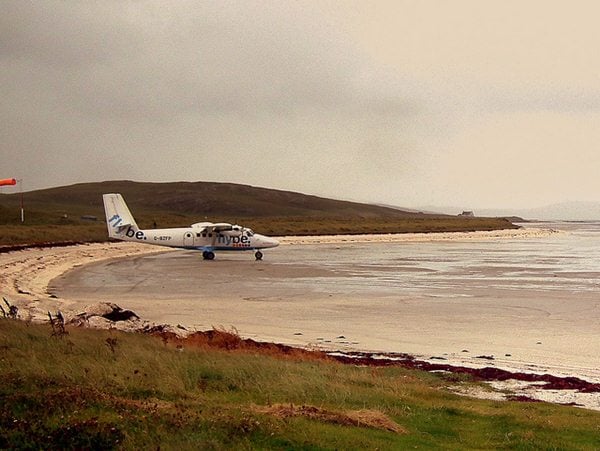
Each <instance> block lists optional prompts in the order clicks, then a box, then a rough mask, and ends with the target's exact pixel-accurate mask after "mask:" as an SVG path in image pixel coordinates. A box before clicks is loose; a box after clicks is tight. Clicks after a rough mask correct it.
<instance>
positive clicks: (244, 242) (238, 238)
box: [112, 226, 279, 251]
mask: <svg viewBox="0 0 600 451" xmlns="http://www.w3.org/2000/svg"><path fill="white" fill-rule="evenodd" d="M112 238H116V239H119V240H122V241H134V242H139V243H145V244H154V245H157V246H168V247H179V248H182V249H198V250H212V251H248V250H256V249H267V248H271V247H276V246H278V245H279V242H278V241H277V240H275V239H274V238H270V237H267V236H264V235H260V234H258V233H253V234H251V235H248V234H247V232H246V231H245V230H240V231H239V232H237V231H224V232H202V231H201V230H200V229H199V228H197V227H181V228H169V229H144V230H142V229H134V228H133V227H132V226H129V227H128V228H127V229H125V230H123V231H122V233H120V234H115V235H114V236H112Z"/></svg>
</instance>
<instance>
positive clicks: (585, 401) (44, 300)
mask: <svg viewBox="0 0 600 451" xmlns="http://www.w3.org/2000/svg"><path fill="white" fill-rule="evenodd" d="M555 233H562V232H557V231H555V230H551V229H537V228H533V229H517V230H505V231H490V232H454V233H445V232H444V233H427V234H392V235H388V234H385V235H337V236H314V237H284V238H282V239H281V240H280V241H281V244H282V245H283V246H286V245H299V244H310V245H315V244H351V243H369V242H423V241H449V240H450V241H461V240H473V239H478V240H480V239H484V240H485V239H517V238H522V239H526V238H534V237H544V236H550V235H552V234H555ZM174 250H176V249H169V248H160V247H156V246H149V245H144V244H138V243H121V242H120V243H93V244H84V245H81V244H79V245H74V246H68V247H56V248H52V247H51V248H42V249H40V248H31V249H26V250H20V251H14V252H9V253H5V254H0V268H1V273H0V286H2V291H1V294H2V296H5V297H6V298H7V299H8V300H9V301H10V302H11V303H12V304H14V305H16V306H17V307H18V308H19V310H20V313H21V319H25V320H27V321H33V322H47V321H48V316H47V315H48V312H56V311H57V310H61V311H62V312H63V314H64V315H65V317H66V318H67V320H68V321H69V320H77V317H78V316H79V317H80V318H82V316H81V315H82V313H85V312H87V313H88V315H87V317H86V318H85V321H84V322H83V323H81V322H80V325H82V324H85V326H86V327H95V328H108V327H115V326H116V328H117V329H121V330H125V331H143V329H144V328H148V327H152V326H155V325H156V324H154V323H150V322H149V321H147V320H144V318H142V319H137V320H133V321H119V322H116V323H114V322H111V321H109V320H107V319H105V318H102V316H101V315H102V314H103V313H106V312H107V308H108V309H109V310H110V308H109V307H107V306H106V305H104V306H101V305H100V304H103V303H97V302H96V303H95V304H92V305H88V306H86V307H84V305H82V303H81V302H78V301H74V300H71V299H57V298H56V296H54V295H52V294H51V293H49V292H48V286H49V284H50V282H51V281H52V280H54V279H55V278H57V277H59V276H61V275H62V274H64V273H66V272H68V271H69V270H71V269H74V268H76V267H79V266H83V265H87V264H90V263H96V262H101V261H103V260H112V259H122V258H127V257H135V256H142V255H150V254H155V253H164V252H172V251H174ZM24 313H25V314H24ZM163 326H167V328H168V330H170V331H171V332H173V333H176V334H178V335H180V336H185V335H188V334H190V333H192V332H190V331H189V330H186V329H185V328H181V327H178V326H177V325H175V324H170V325H169V324H167V325H163ZM249 337H250V336H249ZM247 338H248V337H247ZM273 338H275V337H269V334H268V333H265V334H264V335H263V336H261V335H260V334H253V335H252V339H254V340H257V341H266V342H269V341H270V342H275V343H285V344H289V342H288V343H286V342H285V341H283V340H277V339H276V338H275V339H273ZM318 345H319V346H320V347H319V349H320V350H321V351H326V352H335V351H339V349H335V346H326V344H325V343H319V344H318ZM330 345H335V343H330ZM292 346H298V347H303V348H306V344H304V346H302V344H300V343H298V344H292ZM327 348H329V349H327ZM355 351H358V350H355ZM342 352H344V351H342ZM362 353H363V356H371V357H373V358H375V359H377V358H381V359H386V358H388V357H389V356H390V355H392V358H393V355H394V353H391V354H390V353H386V352H377V351H376V350H374V349H373V350H362ZM386 355H387V357H386ZM377 356H379V357H377ZM416 356H417V357H415V355H414V354H411V359H412V360H413V361H416V362H420V364H421V363H422V364H424V365H436V364H437V365H445V366H453V367H455V368H467V367H473V368H475V369H476V367H479V369H483V368H486V367H488V366H489V365H492V367H493V369H494V370H496V371H505V370H506V371H510V372H516V373H521V372H522V370H523V368H522V367H521V368H519V367H514V368H513V367H511V366H509V367H506V366H505V365H503V363H505V362H502V361H496V362H494V363H490V362H487V361H485V360H482V364H481V365H476V366H474V365H472V364H470V365H467V367H465V366H464V362H461V361H460V359H452V358H443V359H442V358H440V357H435V356H432V357H431V358H426V357H424V356H422V355H421V356H419V355H416ZM439 360H446V361H444V362H440V361H439ZM454 360H456V361H454ZM441 370H444V369H443V368H441ZM460 371H462V370H460ZM543 371H544V370H542V372H543ZM516 373H515V374H516ZM526 373H528V374H535V373H536V371H535V370H531V369H530V370H529V371H526ZM538 373H539V371H538ZM570 375H571V376H579V374H577V373H573V374H570ZM559 377H562V378H564V377H568V375H567V376H565V374H564V373H563V374H560V376H559ZM513 379H517V376H515V378H510V379H509V380H510V381H511V382H510V383H507V382H506V381H502V380H500V381H498V380H496V382H494V383H495V384H496V385H495V390H494V391H492V392H490V391H487V390H483V391H482V392H481V393H473V392H472V391H471V392H469V393H462V394H466V395H469V396H476V397H489V396H494V397H497V396H498V393H499V392H500V391H502V390H511V389H512V390H513V391H512V392H515V391H516V392H517V393H519V395H515V396H525V397H528V398H531V399H544V400H547V401H550V402H555V403H563V404H571V405H579V406H585V407H588V408H594V409H597V410H598V409H600V402H599V401H598V394H597V393H576V392H575V390H572V389H569V390H565V389H563V390H553V393H551V392H552V391H551V390H544V389H541V390H540V389H539V387H538V388H537V389H536V387H535V382H531V383H526V384H521V385H522V386H520V387H516V388H515V387H514V385H515V384H514V380H513ZM492 380H494V379H492ZM521 380H522V379H521ZM596 382H597V381H596ZM457 391H458V392H460V390H458V389H457ZM509 396H510V395H506V394H505V395H504V398H507V397H509Z"/></svg>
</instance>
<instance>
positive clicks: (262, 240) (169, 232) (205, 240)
mask: <svg viewBox="0 0 600 451" xmlns="http://www.w3.org/2000/svg"><path fill="white" fill-rule="evenodd" d="M102 198H103V201H104V210H105V213H106V226H107V228H108V236H109V237H110V238H114V239H117V240H121V241H132V242H137V243H144V244H153V245H156V246H167V247H176V248H181V249H195V250H200V251H202V252H203V257H204V258H205V259H207V260H212V259H213V258H214V251H251V250H254V251H256V253H255V256H256V259H257V260H260V259H261V258H262V253H261V252H260V249H267V248H272V247H276V246H278V245H279V242H278V241H277V240H276V239H274V238H271V237H268V236H264V235H260V234H258V233H254V232H253V231H252V230H251V229H249V228H247V227H242V226H239V225H232V224H228V223H216V224H214V223H212V222H199V223H197V224H192V225H191V226H189V227H179V228H169V229H140V228H139V227H138V225H137V224H136V222H135V219H134V218H133V215H132V214H131V212H130V211H129V208H128V207H127V204H126V203H125V200H124V199H123V196H121V195H120V194H116V193H115V194H104V195H103V196H102Z"/></svg>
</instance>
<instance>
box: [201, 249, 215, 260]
mask: <svg viewBox="0 0 600 451" xmlns="http://www.w3.org/2000/svg"><path fill="white" fill-rule="evenodd" d="M202 258H204V260H214V259H215V253H214V252H211V251H204V252H202Z"/></svg>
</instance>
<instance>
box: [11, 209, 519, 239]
mask: <svg viewBox="0 0 600 451" xmlns="http://www.w3.org/2000/svg"><path fill="white" fill-rule="evenodd" d="M211 219H213V220H215V221H216V222H221V221H225V222H231V223H238V222H239V223H240V224H242V225H244V226H246V227H251V228H252V229H254V230H255V231H256V232H259V233H263V234H266V235H271V236H283V235H336V234H365V233H416V232H420V233H430V232H471V231H475V230H499V229H509V228H515V226H513V225H512V224H511V223H510V222H509V221H507V220H505V219H500V218H453V217H439V218H437V217H436V218H431V217H424V218H371V219H365V218H359V219H357V218H313V217H291V218H288V217H277V218H243V219H241V220H238V219H236V218H211ZM136 220H137V221H138V224H139V226H140V227H142V228H152V227H153V226H154V224H156V225H157V226H158V227H181V226H184V227H185V226H188V225H190V224H192V223H194V222H197V221H198V218H192V217H182V216H180V215H179V216H178V215H175V216H170V215H154V216H152V215H140V216H139V219H138V218H136ZM1 228H2V232H1V233H0V246H2V245H18V244H31V243H43V242H65V241H76V242H98V241H106V240H108V233H107V231H106V225H105V224H104V222H103V221H97V222H89V221H81V220H79V221H78V220H71V221H69V222H66V221H65V222H63V223H61V222H60V221H54V222H52V221H50V222H47V223H44V222H43V221H41V222H40V223H37V224H24V225H20V224H6V225H2V226H1Z"/></svg>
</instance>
